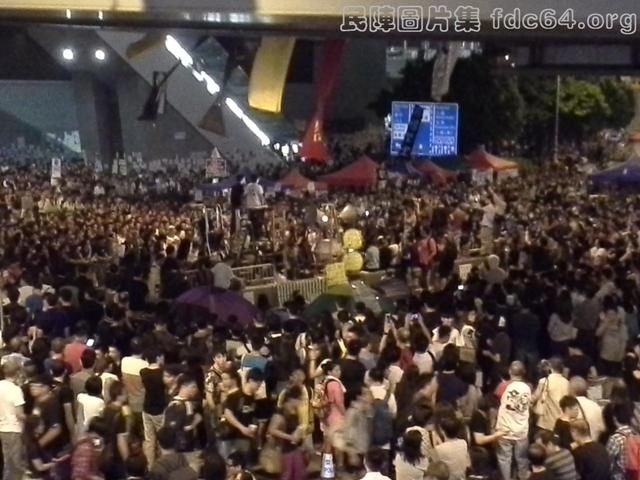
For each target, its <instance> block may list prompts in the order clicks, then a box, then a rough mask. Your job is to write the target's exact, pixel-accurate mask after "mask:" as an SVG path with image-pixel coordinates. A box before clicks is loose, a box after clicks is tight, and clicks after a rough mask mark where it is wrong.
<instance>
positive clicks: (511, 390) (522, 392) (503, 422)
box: [496, 381, 531, 440]
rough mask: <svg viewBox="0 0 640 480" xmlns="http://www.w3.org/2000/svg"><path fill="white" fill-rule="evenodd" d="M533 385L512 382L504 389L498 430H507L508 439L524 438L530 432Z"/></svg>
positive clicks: (499, 411)
mask: <svg viewBox="0 0 640 480" xmlns="http://www.w3.org/2000/svg"><path fill="white" fill-rule="evenodd" d="M530 404H531V387H530V386H529V385H527V384H526V383H524V382H521V381H515V382H511V383H510V384H509V386H508V387H507V389H506V390H505V391H504V394H503V395H502V398H501V400H500V409H499V410H498V422H497V424H496V430H501V431H504V432H507V433H506V435H505V436H504V438H505V439H506V440H522V439H523V438H526V437H527V435H528V434H529V407H530Z"/></svg>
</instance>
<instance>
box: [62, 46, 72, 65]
mask: <svg viewBox="0 0 640 480" xmlns="http://www.w3.org/2000/svg"><path fill="white" fill-rule="evenodd" d="M62 58H64V59H65V60H66V61H68V62H71V61H72V60H73V59H74V58H75V53H74V51H73V49H71V48H68V47H67V48H64V49H62Z"/></svg>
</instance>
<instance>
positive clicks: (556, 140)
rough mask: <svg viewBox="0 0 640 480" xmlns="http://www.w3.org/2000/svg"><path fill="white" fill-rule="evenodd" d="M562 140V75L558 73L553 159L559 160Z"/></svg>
mask: <svg viewBox="0 0 640 480" xmlns="http://www.w3.org/2000/svg"><path fill="white" fill-rule="evenodd" d="M559 141H560V75H556V119H555V127H554V138H553V161H554V162H556V163H557V162H558V143H559Z"/></svg>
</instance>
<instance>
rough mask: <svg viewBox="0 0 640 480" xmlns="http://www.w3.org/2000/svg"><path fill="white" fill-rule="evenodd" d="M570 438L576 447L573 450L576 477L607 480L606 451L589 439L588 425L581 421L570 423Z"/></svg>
mask: <svg viewBox="0 0 640 480" xmlns="http://www.w3.org/2000/svg"><path fill="white" fill-rule="evenodd" d="M571 436H572V438H573V441H574V442H575V443H577V444H578V446H577V447H576V448H575V449H574V450H573V452H572V453H573V458H574V459H575V462H576V471H577V472H578V476H579V477H580V478H582V479H584V480H609V479H610V478H611V460H610V459H609V455H608V453H607V449H606V448H605V447H604V446H603V445H602V444H600V443H597V442H594V441H593V440H592V439H591V432H590V431H589V424H588V423H587V422H586V421H585V420H582V419H579V420H574V421H573V422H571Z"/></svg>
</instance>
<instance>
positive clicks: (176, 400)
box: [163, 374, 202, 472]
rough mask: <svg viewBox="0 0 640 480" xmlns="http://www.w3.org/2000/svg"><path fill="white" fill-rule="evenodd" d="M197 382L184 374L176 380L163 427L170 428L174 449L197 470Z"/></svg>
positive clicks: (200, 416)
mask: <svg viewBox="0 0 640 480" xmlns="http://www.w3.org/2000/svg"><path fill="white" fill-rule="evenodd" d="M197 398H198V383H197V382H196V379H195V378H193V376H191V375H189V374H184V375H183V376H182V377H181V378H180V379H179V380H178V394H177V395H176V396H174V397H173V399H172V400H171V401H170V402H169V405H168V406H167V408H166V410H165V412H164V425H163V426H164V427H168V428H171V429H172V430H173V432H174V433H175V437H176V450H177V451H178V452H180V453H183V454H184V456H185V458H186V459H187V463H188V464H189V466H190V467H191V468H192V469H193V470H194V471H195V472H199V471H200V467H201V466H202V465H201V459H200V453H201V452H200V450H201V448H202V446H201V445H200V444H199V436H198V429H199V427H200V426H202V414H201V413H200V412H199V411H198V409H197V405H196V402H195V400H196V399H197Z"/></svg>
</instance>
